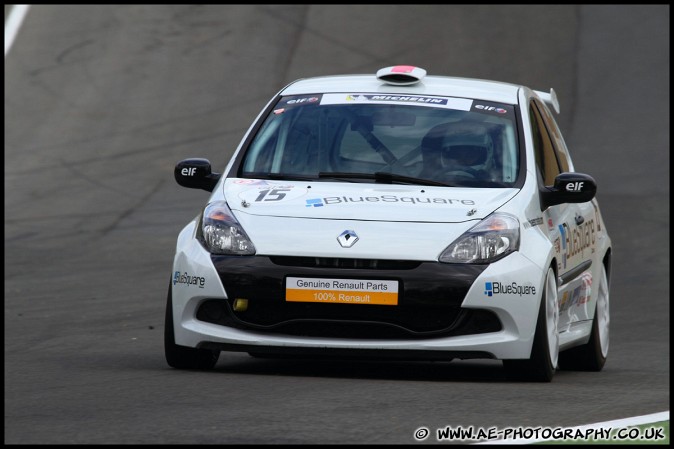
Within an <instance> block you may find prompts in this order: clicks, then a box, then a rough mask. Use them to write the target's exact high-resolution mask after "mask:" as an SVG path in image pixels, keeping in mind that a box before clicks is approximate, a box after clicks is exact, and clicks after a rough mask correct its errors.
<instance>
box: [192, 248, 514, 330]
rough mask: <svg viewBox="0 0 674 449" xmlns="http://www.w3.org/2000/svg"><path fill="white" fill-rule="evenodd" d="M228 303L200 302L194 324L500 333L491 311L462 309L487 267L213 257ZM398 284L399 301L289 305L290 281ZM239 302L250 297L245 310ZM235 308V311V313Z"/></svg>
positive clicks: (262, 328) (366, 261)
mask: <svg viewBox="0 0 674 449" xmlns="http://www.w3.org/2000/svg"><path fill="white" fill-rule="evenodd" d="M212 261H213V263H214V265H215V267H216V269H217V271H218V274H219V276H220V279H221V281H222V284H223V286H224V288H225V291H226V293H227V296H228V299H208V300H205V301H204V302H202V304H201V305H200V307H199V309H198V311H197V319H199V320H202V321H206V322H210V323H215V324H220V325H223V326H228V327H233V328H237V329H246V330H255V331H258V332H264V333H270V334H283V335H296V336H312V337H330V338H358V339H362V338H366V339H419V338H437V337H448V336H455V335H469V334H479V333H485V332H497V331H499V330H501V328H502V326H501V323H500V321H499V320H498V318H497V317H496V315H494V314H493V313H491V312H489V311H486V310H476V309H463V308H461V304H462V302H463V300H464V298H465V296H466V293H467V292H468V290H469V289H470V287H471V286H472V284H473V282H474V281H475V279H476V278H477V277H478V276H479V275H480V273H482V271H484V270H485V268H486V267H487V265H467V264H466V265H464V264H442V263H437V262H416V261H372V260H351V259H318V258H317V259H314V258H296V257H294V258H290V257H289V258H282V257H273V258H270V257H264V256H252V257H228V256H212ZM288 276H292V277H301V278H329V279H357V280H358V279H361V280H375V281H377V280H381V281H383V280H387V281H398V285H399V287H398V304H397V305H393V306H392V305H376V304H334V303H316V302H290V301H286V297H285V294H286V290H285V287H286V286H285V279H286V277H288ZM236 299H245V300H247V306H246V307H245V309H243V310H242V308H240V307H238V308H237V307H235V306H234V301H235V300H236ZM235 310H236V311H235Z"/></svg>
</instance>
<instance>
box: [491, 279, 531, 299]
mask: <svg viewBox="0 0 674 449" xmlns="http://www.w3.org/2000/svg"><path fill="white" fill-rule="evenodd" d="M484 294H485V296H488V297H492V296H495V295H518V296H523V295H535V294H536V287H534V286H533V285H519V284H518V283H517V282H511V283H510V284H504V283H502V282H485V283H484Z"/></svg>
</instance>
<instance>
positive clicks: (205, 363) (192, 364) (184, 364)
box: [164, 284, 220, 370]
mask: <svg viewBox="0 0 674 449" xmlns="http://www.w3.org/2000/svg"><path fill="white" fill-rule="evenodd" d="M172 296H173V295H172V292H171V285H170V284H169V290H168V298H167V300H166V316H165V318H164V355H165V357H166V363H168V364H169V366H171V367H173V368H178V369H199V370H209V369H212V368H213V367H214V366H215V364H216V362H217V361H218V357H219V356H220V351H212V350H210V349H196V348H188V347H186V346H180V345H177V344H176V342H175V335H174V333H173V332H174V330H173V300H172Z"/></svg>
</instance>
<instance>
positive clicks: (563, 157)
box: [535, 101, 570, 172]
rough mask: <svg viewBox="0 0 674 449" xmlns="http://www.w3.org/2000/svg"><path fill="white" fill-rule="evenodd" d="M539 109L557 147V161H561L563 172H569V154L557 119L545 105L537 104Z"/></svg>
mask: <svg viewBox="0 0 674 449" xmlns="http://www.w3.org/2000/svg"><path fill="white" fill-rule="evenodd" d="M535 103H536V106H537V107H538V111H539V112H540V113H541V116H542V117H543V120H544V121H545V124H546V128H547V130H548V132H549V133H550V137H551V138H552V141H553V143H554V145H555V150H556V151H557V159H558V160H559V165H560V167H561V168H562V171H563V172H568V171H570V170H569V154H568V152H567V150H566V144H565V143H564V138H563V137H562V133H561V131H560V130H559V127H558V126H557V122H556V121H555V118H554V117H553V116H552V114H551V113H550V110H549V109H548V108H547V107H546V106H545V105H544V104H541V103H539V102H538V101H536V102H535Z"/></svg>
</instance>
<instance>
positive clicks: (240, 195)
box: [224, 178, 519, 223]
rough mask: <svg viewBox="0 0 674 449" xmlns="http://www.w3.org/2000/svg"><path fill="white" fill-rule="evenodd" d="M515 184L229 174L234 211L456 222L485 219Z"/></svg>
mask: <svg viewBox="0 0 674 449" xmlns="http://www.w3.org/2000/svg"><path fill="white" fill-rule="evenodd" d="M518 191H519V189H514V188H498V189H495V188H466V187H436V186H418V185H399V184H395V185H392V184H373V183H349V182H325V181H316V182H303V181H272V180H257V179H242V178H228V179H226V180H225V183H224V196H225V200H226V201H227V203H228V204H229V207H230V209H231V210H232V211H235V214H236V211H238V212H241V213H245V214H247V215H251V216H268V217H287V218H311V219H332V220H334V219H339V220H362V221H386V222H422V223H458V222H465V221H473V220H476V219H482V218H484V217H486V216H487V215H489V214H490V213H492V212H493V211H494V210H496V209H497V208H499V207H500V206H502V205H503V204H504V203H506V202H507V201H509V200H510V199H511V198H512V197H514V196H515V195H516V194H517V192H518Z"/></svg>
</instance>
